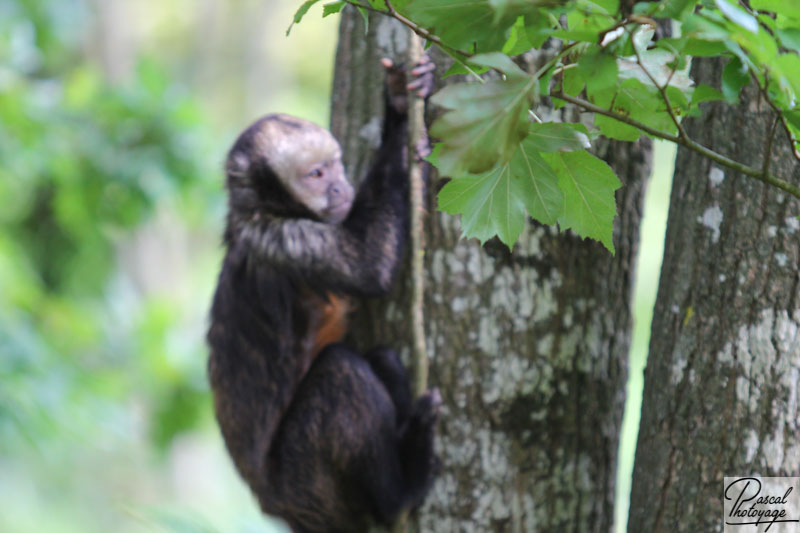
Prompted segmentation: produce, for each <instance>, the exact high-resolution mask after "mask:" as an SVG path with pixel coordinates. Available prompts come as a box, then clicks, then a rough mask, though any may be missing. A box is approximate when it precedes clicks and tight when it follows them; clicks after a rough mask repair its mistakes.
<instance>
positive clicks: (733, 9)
mask: <svg viewBox="0 0 800 533" xmlns="http://www.w3.org/2000/svg"><path fill="white" fill-rule="evenodd" d="M714 3H715V4H717V7H718V8H719V10H720V11H722V12H723V13H724V14H725V16H726V17H728V19H730V20H731V21H732V22H734V23H735V24H736V25H738V26H740V27H742V28H744V29H746V30H747V31H749V32H752V33H758V21H757V20H756V18H755V17H754V16H752V15H751V14H749V13H748V12H747V11H745V10H743V9H741V8H740V7H737V6H734V5H732V4H730V3H728V1H727V0H714Z"/></svg>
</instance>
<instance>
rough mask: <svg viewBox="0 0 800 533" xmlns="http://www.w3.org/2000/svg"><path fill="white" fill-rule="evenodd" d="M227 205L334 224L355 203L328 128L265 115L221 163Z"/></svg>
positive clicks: (335, 144) (338, 148) (248, 210)
mask: <svg viewBox="0 0 800 533" xmlns="http://www.w3.org/2000/svg"><path fill="white" fill-rule="evenodd" d="M225 169H226V172H227V175H228V189H229V193H230V202H231V209H232V210H236V211H239V212H256V213H257V212H258V211H265V212H266V213H269V214H272V215H277V216H283V217H291V216H294V217H309V218H315V219H318V220H321V221H323V222H327V223H330V224H337V223H339V222H341V221H342V220H344V219H345V218H346V217H347V214H348V213H349V212H350V207H351V206H352V204H353V186H352V185H351V184H350V182H349V181H348V179H347V176H346V175H345V172H344V165H343V164H342V151H341V148H340V147H339V143H338V142H336V139H334V137H333V135H331V134H330V132H328V131H327V130H326V129H324V128H321V127H319V126H317V125H316V124H313V123H311V122H308V121H306V120H302V119H299V118H295V117H292V116H289V115H267V116H266V117H263V118H261V119H259V120H257V121H256V122H255V123H253V124H252V125H251V126H250V127H249V128H247V129H246V130H245V131H244V132H243V133H242V134H241V135H240V136H239V138H238V139H237V140H236V142H235V143H234V145H233V148H231V151H230V153H229V154H228V161H227V163H226V165H225Z"/></svg>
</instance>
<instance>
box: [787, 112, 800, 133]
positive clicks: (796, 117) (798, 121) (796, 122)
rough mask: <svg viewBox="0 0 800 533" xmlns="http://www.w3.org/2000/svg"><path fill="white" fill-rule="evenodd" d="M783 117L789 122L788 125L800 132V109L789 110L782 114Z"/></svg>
mask: <svg viewBox="0 0 800 533" xmlns="http://www.w3.org/2000/svg"><path fill="white" fill-rule="evenodd" d="M783 116H784V117H786V120H788V121H789V124H791V125H792V126H794V127H795V128H797V129H798V130H800V109H790V110H787V111H784V112H783Z"/></svg>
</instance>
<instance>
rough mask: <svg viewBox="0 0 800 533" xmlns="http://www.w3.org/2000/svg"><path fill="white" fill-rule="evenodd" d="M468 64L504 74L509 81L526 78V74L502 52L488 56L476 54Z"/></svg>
mask: <svg viewBox="0 0 800 533" xmlns="http://www.w3.org/2000/svg"><path fill="white" fill-rule="evenodd" d="M469 62H470V63H474V64H476V65H480V66H482V67H488V68H493V69H495V70H498V71H500V72H502V73H503V74H505V75H506V76H507V77H508V78H509V79H512V78H517V79H520V78H527V77H528V74H527V73H526V72H525V71H524V70H522V69H521V68H519V66H517V64H516V63H514V62H513V61H512V60H511V58H510V57H508V56H507V55H506V54H504V53H502V52H491V53H488V54H478V55H476V56H472V57H471V58H470V60H469Z"/></svg>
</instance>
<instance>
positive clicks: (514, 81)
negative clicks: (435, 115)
mask: <svg viewBox="0 0 800 533" xmlns="http://www.w3.org/2000/svg"><path fill="white" fill-rule="evenodd" d="M536 87H537V85H536V80H535V79H533V77H528V76H523V75H509V76H508V79H506V80H494V81H489V82H487V83H485V84H477V83H472V84H468V83H461V84H456V85H450V86H448V87H445V88H444V89H442V90H441V91H439V92H438V93H436V94H435V95H434V96H433V98H432V101H433V102H434V103H436V104H437V105H440V106H442V107H444V108H446V109H448V111H447V112H446V113H444V114H443V115H442V116H441V117H440V118H439V119H437V120H436V122H434V123H433V125H432V127H431V135H433V136H434V137H439V138H441V139H443V142H441V143H440V145H441V148H440V151H439V154H438V157H439V170H440V171H441V172H442V174H443V175H445V176H459V175H461V174H464V173H465V172H466V173H481V172H485V171H487V170H489V169H491V168H492V167H495V166H496V164H498V162H499V163H500V164H503V163H505V162H507V161H508V160H509V159H510V157H511V155H512V154H513V152H514V150H515V149H516V147H517V145H518V143H519V141H520V140H521V139H522V138H523V137H524V136H525V134H526V131H527V124H526V123H525V114H526V113H527V111H528V108H529V107H530V105H531V103H532V102H533V100H534V97H535V91H536Z"/></svg>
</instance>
